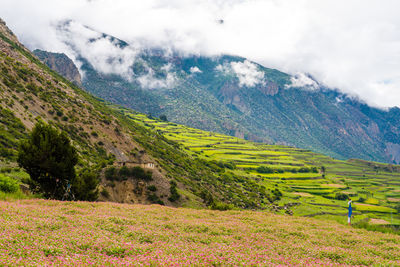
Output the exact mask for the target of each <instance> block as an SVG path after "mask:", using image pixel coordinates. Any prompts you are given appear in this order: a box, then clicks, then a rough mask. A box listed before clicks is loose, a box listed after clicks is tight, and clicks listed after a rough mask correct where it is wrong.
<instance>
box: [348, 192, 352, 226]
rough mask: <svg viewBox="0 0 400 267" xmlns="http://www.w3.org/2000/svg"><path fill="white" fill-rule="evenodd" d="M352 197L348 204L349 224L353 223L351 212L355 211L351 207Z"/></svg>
mask: <svg viewBox="0 0 400 267" xmlns="http://www.w3.org/2000/svg"><path fill="white" fill-rule="evenodd" d="M351 202H352V201H351V199H350V198H349V202H348V205H349V214H348V216H349V217H348V219H347V222H348V223H349V225H351V214H352V213H353V209H352V207H351Z"/></svg>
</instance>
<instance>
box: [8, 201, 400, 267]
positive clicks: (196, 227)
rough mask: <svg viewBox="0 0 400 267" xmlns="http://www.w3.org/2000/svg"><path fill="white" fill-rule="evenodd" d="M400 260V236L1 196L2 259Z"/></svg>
mask: <svg viewBox="0 0 400 267" xmlns="http://www.w3.org/2000/svg"><path fill="white" fill-rule="evenodd" d="M142 264H143V265H178V266H180V265H255V266H258V265H269V266H270V265H280V264H282V265H372V264H380V265H382V264H385V265H400V236H397V235H392V234H383V233H376V232H368V231H366V230H363V229H354V228H351V227H348V226H344V225H340V224H337V223H334V222H329V221H322V220H316V219H309V218H301V217H290V216H282V215H274V214H270V213H264V212H251V211H226V212H221V211H210V210H192V209H183V208H179V209H176V208H169V207H163V206H157V205H152V206H144V205H127V204H115V203H88V202H75V203H74V202H58V201H46V200H23V201H15V202H4V201H1V202H0V266H3V265H6V266H8V265H12V266H15V265H24V266H38V265H39V266H43V265H68V266H82V265H97V266H99V265H101V266H109V265H114V266H124V265H142Z"/></svg>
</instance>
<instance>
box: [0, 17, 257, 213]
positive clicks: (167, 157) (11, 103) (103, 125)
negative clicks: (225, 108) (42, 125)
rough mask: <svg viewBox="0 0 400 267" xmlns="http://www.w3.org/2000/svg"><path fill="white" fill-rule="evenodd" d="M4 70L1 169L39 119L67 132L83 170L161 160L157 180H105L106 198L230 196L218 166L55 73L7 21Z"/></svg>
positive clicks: (1, 29)
mask: <svg viewBox="0 0 400 267" xmlns="http://www.w3.org/2000/svg"><path fill="white" fill-rule="evenodd" d="M0 70H1V72H0V74H1V79H0V102H1V107H0V116H1V117H0V118H1V120H0V130H1V135H0V152H1V155H0V156H1V158H0V159H1V160H0V167H2V166H3V164H7V162H9V161H11V162H12V161H15V157H16V149H17V146H18V141H19V140H21V139H22V138H25V137H26V136H27V134H28V132H29V130H31V129H32V127H33V126H34V124H35V123H36V121H37V120H39V119H40V120H44V121H46V122H48V123H49V124H51V125H53V126H54V127H56V128H57V129H59V130H63V131H65V132H67V133H68V135H69V136H70V138H71V140H72V143H73V145H74V146H75V147H76V148H77V150H78V153H79V155H80V161H79V163H78V168H84V167H85V168H88V167H89V168H91V169H93V170H98V171H102V170H104V168H105V167H106V168H107V169H110V168H113V169H115V170H116V172H117V174H118V171H119V170H120V168H121V166H122V165H125V163H127V164H130V165H133V166H138V165H139V166H140V165H142V164H145V163H151V164H152V165H155V167H154V168H151V169H149V170H150V171H151V172H152V177H153V180H152V181H140V179H130V178H129V177H126V176H117V177H111V178H112V179H114V180H109V179H108V180H107V179H105V178H104V177H103V179H102V182H101V188H103V189H104V190H106V191H108V193H105V194H103V195H102V199H103V200H107V199H108V200H112V201H119V202H128V203H132V202H135V203H138V202H139V203H152V202H157V203H159V202H160V201H162V202H163V203H165V204H166V205H176V206H180V205H189V206H196V207H204V206H206V203H205V202H204V201H203V199H201V196H202V192H203V191H204V190H205V191H207V192H209V193H211V194H212V195H213V197H214V199H215V201H218V200H219V199H222V198H223V195H224V194H227V193H228V191H229V190H228V189H227V188H226V187H223V186H222V185H221V186H215V185H214V183H213V182H212V181H214V180H215V179H217V177H218V176H219V174H218V172H217V171H216V170H214V169H212V168H210V167H209V166H207V165H205V164H204V163H203V162H202V161H200V160H198V159H196V158H192V157H191V156H190V155H188V154H187V153H186V152H185V151H182V150H181V149H180V148H179V145H178V144H176V143H175V142H173V141H169V140H167V139H165V138H164V137H163V136H161V135H159V134H157V133H156V132H153V131H151V130H147V129H145V128H144V127H142V126H140V125H138V124H136V123H134V122H132V121H130V120H128V119H127V118H126V117H125V116H124V115H123V114H120V113H119V112H115V111H113V110H111V109H109V108H108V107H107V106H106V105H104V103H103V102H102V101H101V100H98V99H95V98H94V97H92V96H91V95H89V94H87V93H85V92H84V91H82V90H81V89H79V88H78V87H76V86H75V85H74V84H72V83H70V82H69V81H67V80H66V79H64V78H63V77H61V76H60V75H58V74H57V73H55V72H53V71H51V70H50V69H49V68H48V67H46V66H45V65H44V64H43V63H41V62H40V61H39V60H38V59H37V58H36V57H34V56H33V55H32V54H31V52H30V51H29V50H27V49H26V48H25V47H23V46H22V45H21V44H20V43H19V42H18V40H17V38H16V37H15V36H14V35H13V34H12V32H11V31H10V30H9V29H8V28H7V26H6V25H5V23H4V22H3V21H0ZM121 175H122V174H121ZM111 178H110V179H111ZM128 178H129V179H128ZM134 178H135V177H134ZM115 179H116V180H115ZM206 181H207V182H206ZM171 183H177V186H178V187H177V189H178V191H179V193H178V194H180V196H181V197H180V198H179V197H178V196H176V194H175V199H172V200H171V199H170V196H171V195H172V194H173V193H172V192H173V191H174V190H173V189H171V187H173V186H172V184H171ZM150 188H151V189H150ZM175 191H176V190H175ZM253 201H256V200H253Z"/></svg>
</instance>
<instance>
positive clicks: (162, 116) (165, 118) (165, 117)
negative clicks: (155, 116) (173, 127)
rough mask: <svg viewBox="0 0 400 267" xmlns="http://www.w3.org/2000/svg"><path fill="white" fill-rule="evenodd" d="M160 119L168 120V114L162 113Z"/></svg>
mask: <svg viewBox="0 0 400 267" xmlns="http://www.w3.org/2000/svg"><path fill="white" fill-rule="evenodd" d="M160 120H162V121H168V119H167V116H166V115H164V114H162V115H161V116H160Z"/></svg>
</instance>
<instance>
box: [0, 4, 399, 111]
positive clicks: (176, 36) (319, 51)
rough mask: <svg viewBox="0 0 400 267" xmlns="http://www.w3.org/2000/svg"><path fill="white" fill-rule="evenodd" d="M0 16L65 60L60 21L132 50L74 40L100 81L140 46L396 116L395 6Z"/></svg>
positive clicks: (35, 8)
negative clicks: (288, 80)
mask: <svg viewBox="0 0 400 267" xmlns="http://www.w3.org/2000/svg"><path fill="white" fill-rule="evenodd" d="M1 6H2V8H1V10H0V16H1V17H2V18H3V19H4V20H5V21H6V22H7V23H8V25H9V26H10V28H11V29H12V30H13V31H14V32H15V33H16V34H17V36H18V37H19V38H20V39H21V40H22V42H23V43H24V44H26V45H27V46H28V47H29V48H31V49H34V48H39V49H44V50H49V51H53V52H64V53H66V54H67V55H69V56H71V57H73V56H74V55H71V53H72V52H71V50H70V49H69V48H68V46H66V45H65V43H64V42H63V41H65V39H69V40H70V39H71V38H72V37H68V36H66V35H60V32H59V31H57V25H59V23H60V22H61V21H65V20H73V21H76V22H78V23H80V24H81V25H87V26H88V27H90V28H92V29H94V30H96V31H98V32H104V33H107V34H110V35H113V36H115V37H117V38H120V39H122V40H124V41H126V42H128V43H129V44H133V48H129V49H127V48H123V47H120V48H119V49H114V48H110V45H109V42H112V40H109V42H108V43H107V42H102V43H101V42H100V43H97V42H96V44H93V46H91V45H86V44H87V42H83V43H82V42H80V41H82V40H85V39H81V40H75V42H76V43H80V44H81V47H80V48H82V49H83V50H84V51H83V52H85V54H89V55H91V58H92V59H93V61H94V62H97V65H98V66H96V68H99V69H100V70H102V71H104V72H118V73H120V74H121V75H126V76H129V72H127V71H129V70H128V68H127V67H126V66H127V65H129V63H131V61H132V60H134V59H130V57H131V56H132V58H134V56H135V53H136V50H135V49H140V48H145V47H149V46H156V47H163V48H165V49H166V50H167V51H168V50H170V51H172V50H177V51H180V52H181V53H183V54H201V55H208V56H212V55H219V54H222V53H227V54H234V55H239V56H243V57H247V58H248V59H250V60H253V61H256V62H257V63H260V64H262V65H264V66H266V67H273V68H277V69H279V70H282V71H285V72H288V73H291V74H296V73H309V74H310V75H311V76H312V77H314V78H315V79H316V80H318V81H319V82H321V83H323V84H325V85H327V86H329V87H332V88H338V89H339V90H341V91H343V92H345V93H348V94H350V95H353V96H358V97H359V98H360V99H362V100H365V101H366V102H367V103H369V104H371V105H374V106H379V107H390V106H400V16H398V10H400V2H399V1H397V0H387V1H384V2H382V1H378V0H370V1H362V0H350V1H349V0H347V1H345V0H327V1H320V0H296V1H291V0H280V1H277V0H251V1H250V0H248V1H245V0H233V1H222V0H214V1H200V0H185V1H182V0H171V1H162V0H148V1H132V0H119V1H113V0H91V1H87V0H71V1H62V0H37V1H29V0H19V1H15V0H1ZM77 30H79V29H77ZM81 30H82V29H81ZM79 33H80V34H81V36H84V37H85V38H86V37H87V36H85V35H84V33H85V32H84V31H82V32H79ZM82 34H83V35H82ZM85 34H86V33H85ZM74 36H79V34H78V35H74ZM74 38H75V37H74ZM93 38H96V36H94V37H93ZM121 51H122V54H120V55H118V56H117V58H118V60H117V61H116V62H112V60H111V57H112V56H113V55H116V54H119V52H121ZM107 62H109V63H110V66H107V64H104V63H107ZM239 67H245V66H239ZM237 69H238V71H242V72H243V71H244V70H246V69H245V68H237ZM247 69H248V68H247ZM304 77H306V76H304ZM304 77H303V78H304ZM245 78H251V77H249V76H248V75H247V76H246V75H244V74H243V84H246V82H252V81H253V80H254V79H255V80H257V81H258V80H259V79H258V78H260V77H253V78H254V79H253V80H251V79H250V80H246V79H245ZM298 81H299V82H300V80H298ZM144 82H145V81H144Z"/></svg>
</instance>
